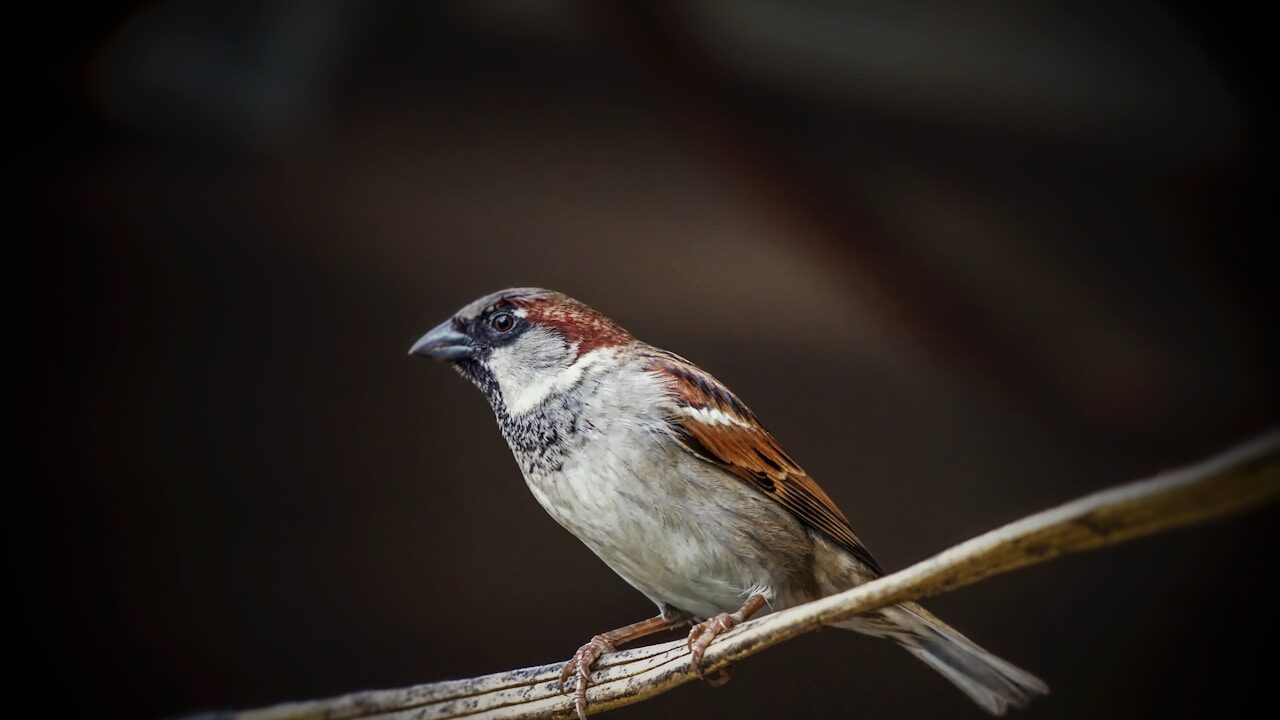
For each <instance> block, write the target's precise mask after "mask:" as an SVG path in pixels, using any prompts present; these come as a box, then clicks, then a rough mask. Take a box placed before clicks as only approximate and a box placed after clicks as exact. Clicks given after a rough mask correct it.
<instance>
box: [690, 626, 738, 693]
mask: <svg viewBox="0 0 1280 720" xmlns="http://www.w3.org/2000/svg"><path fill="white" fill-rule="evenodd" d="M743 620H744V618H743V617H742V616H741V613H720V614H719V615H716V616H715V617H711V618H707V619H706V620H703V621H702V622H700V623H697V624H696V625H694V626H693V629H691V630H690V631H689V640H688V641H687V642H686V643H685V644H686V645H687V646H688V647H689V656H690V657H689V664H690V665H691V666H692V667H693V671H694V672H695V673H697V674H698V677H700V678H702V679H703V680H706V681H707V683H708V684H710V685H711V687H720V686H722V685H724V684H725V683H727V682H729V678H730V672H729V668H727V667H726V668H724V669H722V670H721V671H720V672H718V673H716V674H715V675H713V676H711V677H707V676H706V675H705V674H704V673H703V671H702V656H703V654H704V653H706V651H707V648H708V647H710V645H711V642H712V641H713V640H715V639H716V638H717V637H718V636H720V635H721V634H723V633H726V632H728V631H730V630H732V629H733V628H734V627H735V626H737V625H738V624H739V623H741V622H742V621H743Z"/></svg>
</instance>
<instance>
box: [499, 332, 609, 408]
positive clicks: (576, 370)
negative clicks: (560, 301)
mask: <svg viewBox="0 0 1280 720" xmlns="http://www.w3.org/2000/svg"><path fill="white" fill-rule="evenodd" d="M556 343H557V346H558V352H557V354H558V355H561V356H563V360H567V359H568V358H572V357H573V356H574V355H576V354H577V352H578V346H577V345H576V344H574V345H570V346H569V347H568V348H565V347H564V343H563V342H562V341H559V340H556ZM518 345H520V343H517V344H516V346H511V347H505V348H501V349H499V350H497V351H496V352H494V354H493V356H492V357H491V358H490V359H489V368H490V369H491V370H492V372H493V376H494V378H495V379H496V380H497V381H498V388H499V389H500V390H501V391H502V401H503V403H504V404H505V405H506V406H507V412H508V413H510V414H511V415H523V414H524V413H527V412H529V411H530V410H532V409H534V408H536V407H537V406H538V405H540V404H542V402H543V401H544V400H546V399H547V398H548V397H550V396H551V395H554V394H556V393H559V392H563V391H565V390H568V389H569V388H571V387H573V386H574V385H575V384H576V383H577V382H578V381H579V380H580V379H581V378H582V374H583V373H584V372H586V371H587V369H589V368H590V367H591V366H593V365H596V364H597V363H599V362H600V361H601V360H604V359H606V358H607V357H609V356H610V355H612V352H613V351H612V350H609V349H607V348H599V349H597V350H592V351H591V352H589V353H585V354H584V355H582V356H581V357H579V358H577V359H576V360H574V361H573V362H571V363H570V364H569V365H567V366H563V365H561V366H560V367H559V368H557V367H556V366H555V365H554V364H549V363H548V364H542V363H539V362H538V359H537V357H536V356H535V355H534V354H531V353H530V352H529V351H530V349H531V348H530V347H527V346H524V347H519V348H518V349H517V346H518ZM542 358H543V359H550V358H548V357H547V356H546V355H543V356H542ZM563 360H562V361H563Z"/></svg>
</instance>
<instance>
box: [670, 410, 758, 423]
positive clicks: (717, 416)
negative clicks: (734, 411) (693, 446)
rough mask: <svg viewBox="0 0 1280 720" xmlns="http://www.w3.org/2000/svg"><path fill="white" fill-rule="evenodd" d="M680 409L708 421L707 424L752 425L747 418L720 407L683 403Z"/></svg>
mask: <svg viewBox="0 0 1280 720" xmlns="http://www.w3.org/2000/svg"><path fill="white" fill-rule="evenodd" d="M678 409H679V411H680V412H681V413H683V414H685V415H688V416H689V417H691V418H694V419H695V420H698V421H699V422H703V423H706V424H707V425H737V426H738V427H744V428H749V427H751V423H749V422H747V421H746V420H743V419H742V418H740V417H738V416H737V415H730V414H729V413H727V412H725V411H723V410H720V409H718V408H709V407H692V406H689V405H681V406H680V407H679V408H678Z"/></svg>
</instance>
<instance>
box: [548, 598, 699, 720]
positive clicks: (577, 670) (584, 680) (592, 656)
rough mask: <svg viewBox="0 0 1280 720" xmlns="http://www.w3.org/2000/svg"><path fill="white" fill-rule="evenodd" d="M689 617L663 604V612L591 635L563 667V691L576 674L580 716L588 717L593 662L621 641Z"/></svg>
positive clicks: (581, 718) (675, 624) (583, 719)
mask: <svg viewBox="0 0 1280 720" xmlns="http://www.w3.org/2000/svg"><path fill="white" fill-rule="evenodd" d="M688 621H689V616H688V614H686V613H683V612H680V611H679V610H675V609H673V608H667V607H664V608H663V609H662V614H661V615H658V616H656V617H651V618H649V619H648V620H641V621H640V622H638V623H631V624H630V625H627V626H626V627H620V628H618V629H617V630H610V631H609V632H606V633H600V634H599V635H596V636H595V637H593V638H591V640H589V641H588V642H587V644H586V645H583V646H582V647H580V648H578V651H577V652H576V653H574V654H573V657H572V658H570V659H569V662H567V663H565V664H564V669H563V670H561V671H560V692H564V689H565V684H566V683H567V682H569V678H570V677H573V678H576V682H575V684H574V688H573V709H574V710H576V711H577V713H578V718H579V720H587V687H588V686H589V685H590V684H591V666H592V665H594V664H595V662H596V660H599V659H600V656H601V655H603V654H605V653H610V652H613V651H614V650H617V649H618V646H619V645H623V644H625V643H629V642H631V641H632V640H639V639H640V638H642V637H645V636H646V635H652V634H654V633H657V632H662V631H663V630H670V629H671V628H674V627H679V626H680V625H683V624H685V623H686V622H688Z"/></svg>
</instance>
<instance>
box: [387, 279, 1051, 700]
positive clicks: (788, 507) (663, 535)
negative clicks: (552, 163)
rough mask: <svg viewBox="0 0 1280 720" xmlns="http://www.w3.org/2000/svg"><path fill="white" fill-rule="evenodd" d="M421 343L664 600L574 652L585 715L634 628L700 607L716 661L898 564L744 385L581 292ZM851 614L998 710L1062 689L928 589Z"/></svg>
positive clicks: (704, 635) (561, 504) (520, 296)
mask: <svg viewBox="0 0 1280 720" xmlns="http://www.w3.org/2000/svg"><path fill="white" fill-rule="evenodd" d="M410 353H411V354H413V355H420V356H425V357H428V358H434V359H437V360H443V361H445V362H447V363H449V364H450V365H452V366H453V368H454V369H455V370H456V371H457V372H458V373H460V374H461V375H462V376H463V377H465V378H466V379H467V380H469V381H471V382H472V383H473V384H474V385H475V386H476V387H478V388H479V389H480V391H481V392H482V393H483V394H484V396H485V398H486V399H488V401H489V405H490V406H491V407H492V408H493V412H494V414H495V415H496V416H497V420H498V427H499V428H500V430H501V432H502V435H503V437H504V438H505V439H506V441H507V444H508V445H509V446H510V448H511V452H512V454H513V455H514V456H515V460H516V462H517V463H518V464H519V466H520V470H521V472H522V473H523V475H524V480H525V483H526V484H527V485H528V487H529V490H530V491H531V492H532V493H533V496H534V498H536V499H537V501H538V503H539V504H540V505H542V507H543V509H544V510H546V511H547V513H549V514H550V515H551V517H552V518H554V519H555V520H556V522H558V523H559V524H560V525H562V526H563V527H564V528H565V529H566V530H568V531H569V532H571V533H573V534H574V535H575V536H576V537H577V538H578V539H579V540H581V541H582V542H583V544H585V545H586V546H587V547H588V548H590V549H591V550H592V551H593V552H594V553H595V554H596V555H597V556H599V558H600V559H601V560H603V561H604V562H605V564H607V565H608V566H609V567H610V568H612V569H613V571H614V572H615V573H617V574H618V575H619V576H620V577H621V578H622V579H623V580H625V581H626V582H627V583H628V584H630V585H631V586H632V587H634V588H635V589H636V590H639V591H640V592H641V593H643V594H644V595H645V596H646V597H648V598H649V599H650V600H651V601H652V602H653V603H654V604H655V605H656V606H657V609H658V612H657V615H655V616H654V617H651V618H649V619H647V620H641V621H640V622H636V623H633V624H631V625H627V626H625V627H621V628H618V629H616V630H610V631H608V632H605V633H601V634H599V635H596V636H595V637H593V638H591V640H589V641H588V642H587V643H586V644H584V645H583V646H582V647H581V648H579V649H578V650H577V652H575V653H574V654H573V656H572V657H571V658H570V660H569V661H568V662H567V663H566V664H565V666H564V669H563V672H562V673H561V675H560V690H561V692H565V691H566V687H567V684H568V682H569V680H570V679H573V681H574V684H573V690H574V709H575V710H576V712H577V714H578V717H579V718H581V719H582V720H585V718H586V711H587V697H586V693H587V687H588V685H589V684H590V683H591V674H592V666H593V665H594V663H595V662H596V661H597V660H598V659H599V658H600V656H601V655H603V654H605V653H608V652H613V651H614V650H615V649H616V648H617V647H618V646H620V645H622V644H623V643H627V642H631V641H633V640H637V639H639V638H642V637H645V636H647V635H651V634H653V633H657V632H660V631H663V630H669V629H675V628H678V627H681V626H683V625H685V624H688V623H692V628H691V630H690V631H689V635H688V647H689V649H690V655H691V658H690V661H691V663H692V667H693V668H694V670H695V671H697V672H698V674H699V675H701V674H702V666H701V663H702V657H703V654H704V653H705V652H706V649H707V647H708V646H709V645H710V644H711V642H712V641H713V640H715V638H716V637H717V636H718V635H720V634H722V633H724V632H726V631H727V630H729V629H731V628H733V627H734V626H735V625H738V624H740V623H742V622H744V621H746V620H747V619H748V618H750V617H752V616H753V615H757V614H763V613H766V612H771V611H777V610H782V609H786V608H789V607H792V606H795V605H799V604H801V603H805V602H809V601H811V600H815V599H817V598H820V597H823V596H826V595H831V594H834V593H838V592H841V591H843V590H848V589H849V588H852V587H854V586H856V585H859V584H862V583H865V582H868V581H870V580H873V579H875V578H878V577H880V576H882V575H883V574H884V572H883V570H882V569H881V567H880V565H879V563H877V562H876V560H875V558H874V557H872V555H871V553H870V551H868V550H867V547H866V546H865V545H864V544H863V543H862V541H861V540H859V539H858V537H857V536H856V535H855V534H854V533H853V529H852V528H851V527H850V525H849V521H848V520H847V519H846V517H845V514H844V513H843V512H841V510H840V508H839V507H837V506H836V504H835V503H834V502H833V501H832V500H831V498H830V496H828V495H827V493H825V492H824V491H823V490H822V488H821V487H819V486H818V483H817V482H815V481H814V480H813V478H812V477H810V476H809V474H808V473H806V472H805V471H804V470H803V469H801V467H800V465H799V464H797V463H796V461H795V460H793V459H792V458H791V456H790V455H788V454H787V452H786V451H785V450H783V449H782V446H781V445H779V444H778V441H777V440H775V439H774V437H773V435H772V434H770V433H769V431H768V430H766V429H765V427H764V425H762V424H761V423H760V421H759V420H758V419H757V418H756V415H755V413H753V412H751V410H750V408H748V407H747V406H746V404H744V403H743V402H742V401H741V400H739V399H738V397H737V396H736V395H734V394H733V393H732V392H730V391H729V390H728V388H726V387H725V386H724V385H723V384H722V383H720V382H719V381H718V380H716V379H715V378H714V377H712V376H711V374H710V373H708V372H706V371H705V370H703V369H701V368H699V367H698V366H696V365H694V364H693V363H691V362H689V361H688V360H685V359H684V358H682V357H680V356H679V355H676V354H675V353H672V352H668V351H666V350H661V349H659V348H656V347H654V346H652V345H648V344H646V343H644V342H641V341H640V340H637V339H636V338H635V337H633V336H632V335H631V333H629V332H627V331H626V330H625V329H623V328H622V326H620V325H619V324H618V323H616V322H614V321H613V320H611V319H610V318H608V317H606V316H605V315H603V314H601V313H599V312H597V311H596V310H593V309H592V308H590V307H588V306H587V305H585V304H583V303H581V302H579V301H577V300H574V299H573V298H570V297H568V296H566V295H562V294H560V293H557V292H553V291H550V290H543V289H539V288H512V289H507V290H502V291H500V292H496V293H493V294H491V295H486V296H485V297H482V298H480V299H478V300H475V301H474V302H472V303H470V304H468V305H466V306H465V307H463V308H462V309H461V310H459V311H458V312H457V313H455V314H454V315H453V317H451V318H450V319H448V320H447V321H445V322H444V323H442V324H440V325H439V326H437V327H436V328H434V329H432V330H431V331H430V332H428V333H427V334H426V335H423V336H422V338H421V339H419V340H418V341H417V342H416V343H414V345H413V347H412V349H411V350H410ZM837 626H838V627H841V628H845V629H849V630H855V631H857V632H860V633H864V634H866V635H871V636H875V637H881V638H887V639H889V640H892V641H894V642H896V643H897V644H899V645H900V646H902V647H903V648H905V649H906V650H907V652H909V653H911V654H912V655H914V656H916V657H917V658H919V659H921V660H923V661H924V662H925V663H926V664H927V665H929V666H930V667H932V668H933V669H934V670H936V671H938V672H939V673H941V674H942V675H943V676H944V677H945V678H946V679H947V680H949V681H951V682H952V683H954V684H955V685H956V687H958V688H959V689H960V690H961V691H962V692H964V693H965V694H966V695H968V696H969V697H970V698H971V699H972V700H973V701H974V702H976V703H977V704H978V705H979V706H980V707H982V709H984V710H986V711H987V712H990V713H992V714H994V715H1002V714H1004V712H1005V711H1006V709H1007V708H1009V707H1022V706H1024V705H1026V704H1027V703H1028V702H1029V701H1030V700H1031V699H1032V698H1033V697H1035V696H1037V695H1042V694H1044V693H1047V692H1048V687H1047V686H1046V685H1045V684H1044V683H1043V682H1041V681H1040V680H1039V679H1038V678H1036V677H1035V676H1033V675H1031V674H1030V673H1028V672H1026V671H1024V670H1021V669H1019V668H1017V667H1014V666H1013V665H1011V664H1009V663H1008V662H1005V661H1004V660H1001V659H1000V658H998V657H996V656H995V655H992V654H991V653H989V652H987V651H986V650H984V649H982V648H980V647H978V645H976V644H975V643H974V642H973V641H971V640H969V639H968V638H966V637H965V636H964V635H961V634H960V633H959V632H958V631H956V630H954V629H953V628H951V627H950V626H948V625H947V624H945V623H943V622H942V621H941V620H939V619H938V618H937V617H935V616H934V615H933V614H931V613H930V612H929V611H927V610H925V609H924V608H923V607H921V606H920V605H919V604H917V603H914V602H904V603H899V604H897V605H893V606H890V607H886V608H883V609H881V610H879V611H876V612H874V613H871V614H867V615H862V616H859V617H856V618H853V619H851V620H847V621H844V622H841V623H838V624H837ZM725 679H727V678H726V677H725V676H723V675H722V676H717V677H713V678H711V679H710V680H711V681H712V683H713V684H718V683H720V682H722V681H723V680H725Z"/></svg>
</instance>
